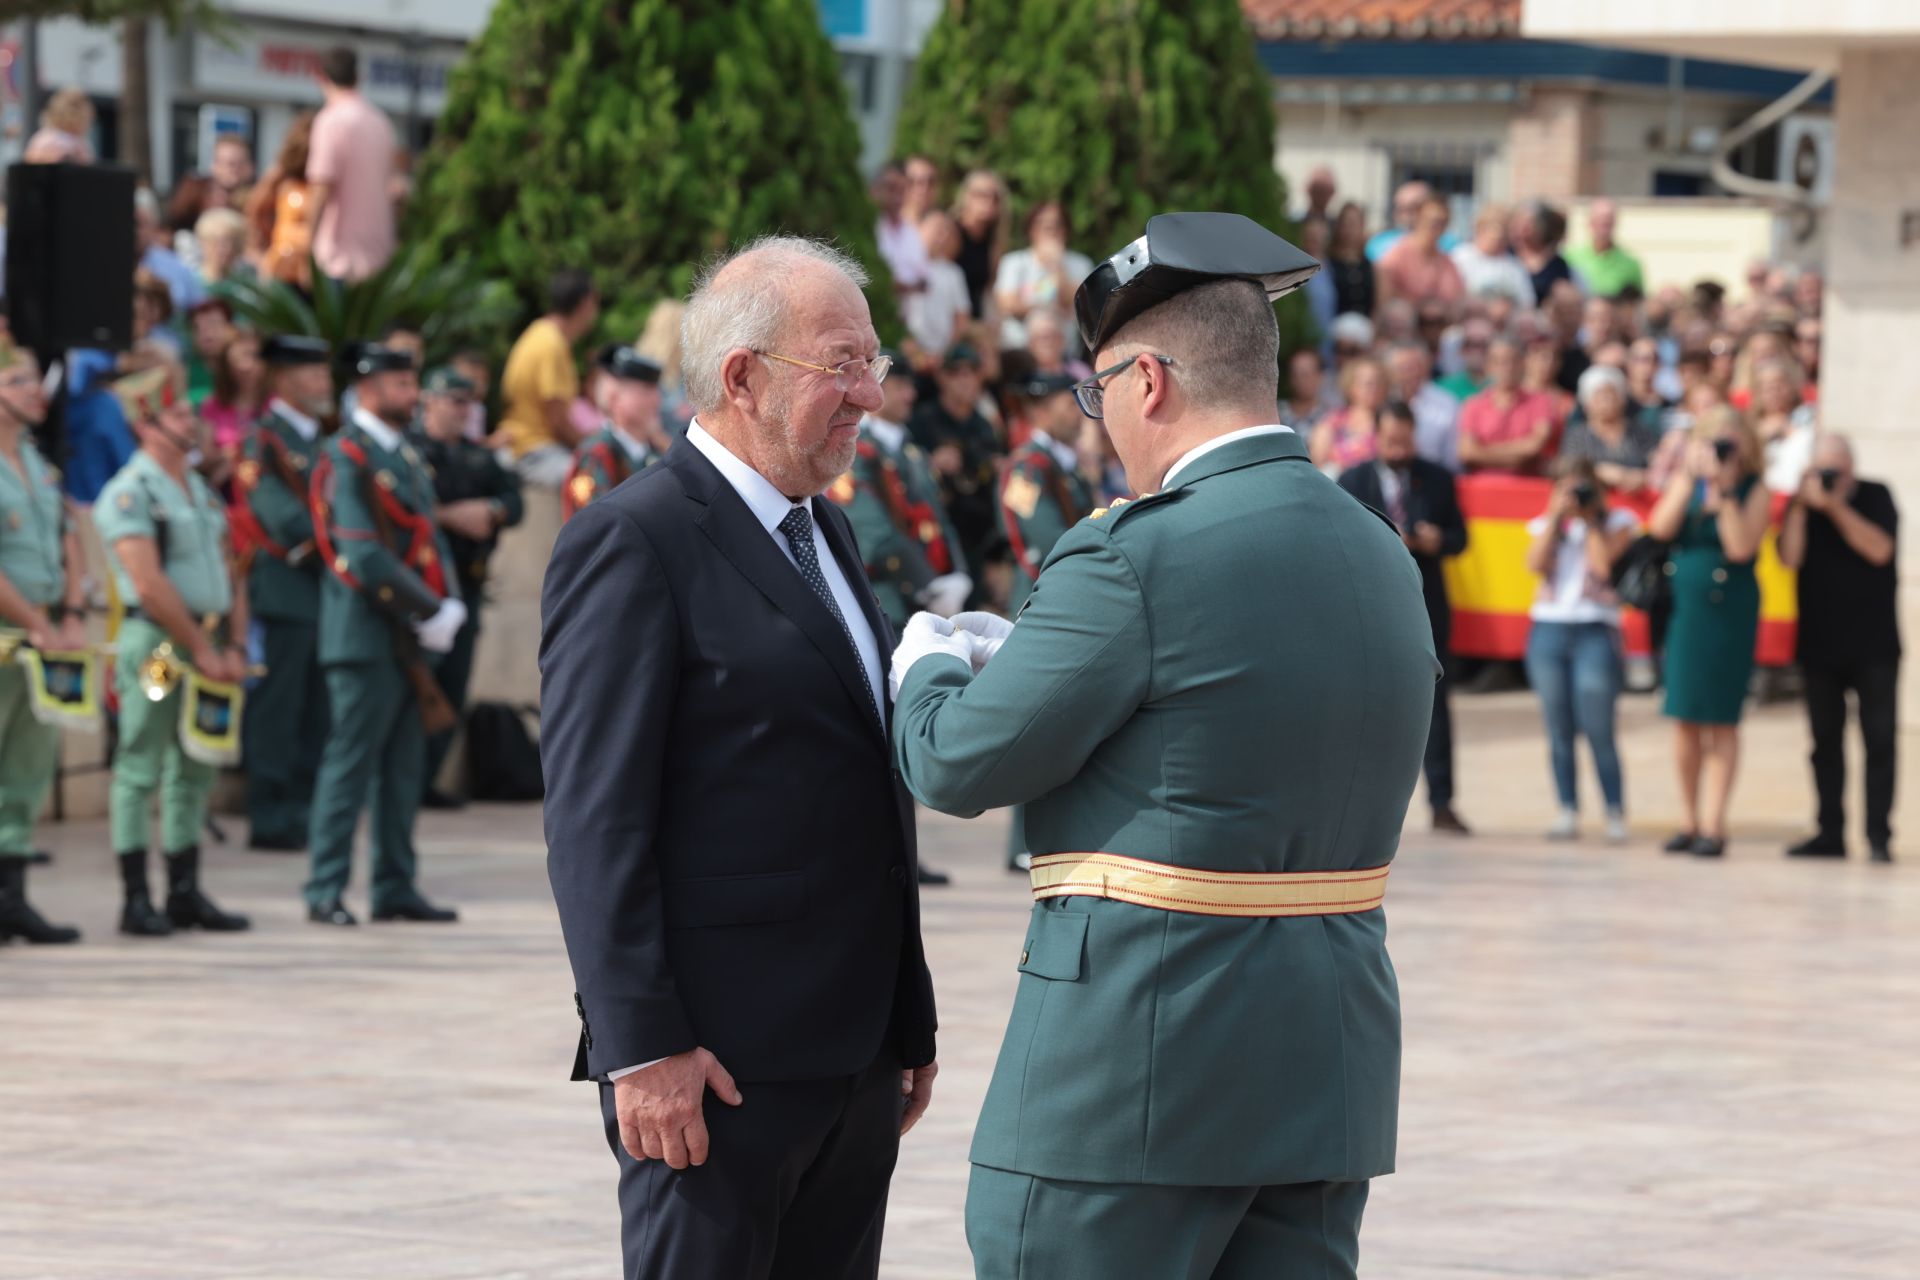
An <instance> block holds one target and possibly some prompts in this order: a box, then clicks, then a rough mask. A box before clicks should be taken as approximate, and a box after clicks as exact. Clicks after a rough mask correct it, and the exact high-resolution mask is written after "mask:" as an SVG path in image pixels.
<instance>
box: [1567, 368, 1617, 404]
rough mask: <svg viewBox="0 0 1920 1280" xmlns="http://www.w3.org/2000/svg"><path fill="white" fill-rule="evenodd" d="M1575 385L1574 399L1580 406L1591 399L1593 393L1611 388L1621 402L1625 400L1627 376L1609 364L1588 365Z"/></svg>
mask: <svg viewBox="0 0 1920 1280" xmlns="http://www.w3.org/2000/svg"><path fill="white" fill-rule="evenodd" d="M1576 385H1577V386H1578V388H1579V390H1578V393H1577V395H1576V397H1575V398H1576V399H1578V400H1579V401H1580V403H1581V405H1582V406H1584V405H1585V404H1586V403H1587V401H1588V400H1590V399H1592V398H1593V393H1594V392H1596V391H1598V390H1600V388H1602V387H1612V388H1613V389H1614V390H1615V391H1616V392H1618V393H1619V395H1620V398H1621V399H1622V400H1624V399H1626V398H1627V375H1626V374H1624V373H1622V372H1620V371H1619V370H1618V369H1616V368H1614V367H1613V366H1612V365H1610V364H1594V365H1588V366H1587V371H1586V372H1585V373H1583V374H1581V375H1580V381H1579V383H1578V384H1576Z"/></svg>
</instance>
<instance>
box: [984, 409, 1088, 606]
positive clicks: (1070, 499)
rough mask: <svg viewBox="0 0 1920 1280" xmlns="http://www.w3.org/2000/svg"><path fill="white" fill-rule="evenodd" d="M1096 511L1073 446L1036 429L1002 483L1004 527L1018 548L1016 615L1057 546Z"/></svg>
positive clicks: (1013, 602) (1011, 543) (1013, 599)
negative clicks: (1041, 568)
mask: <svg viewBox="0 0 1920 1280" xmlns="http://www.w3.org/2000/svg"><path fill="white" fill-rule="evenodd" d="M1092 510H1093V489H1092V487H1091V486H1090V485H1088V484H1087V482H1086V480H1085V479H1084V478H1083V477H1082V476H1081V474H1080V471H1079V468H1078V466H1077V465H1076V460H1075V458H1074V456H1073V451H1072V450H1071V449H1069V448H1067V447H1066V446H1065V445H1062V444H1059V443H1058V442H1056V441H1055V440H1054V439H1053V437H1051V436H1049V435H1048V434H1047V433H1046V432H1044V431H1036V432H1034V433H1033V436H1032V438H1031V439H1029V440H1028V441H1027V442H1026V443H1025V444H1023V445H1021V446H1020V448H1019V449H1017V450H1015V451H1014V455H1013V458H1012V459H1011V460H1010V462H1009V464H1008V467H1007V475H1006V479H1004V480H1003V481H1001V484H1000V527H1001V529H1002V530H1003V531H1004V532H1005V533H1006V535H1007V545H1008V546H1010V547H1012V548H1013V593H1012V597H1011V599H1010V600H1009V602H1008V604H1009V608H1010V610H1011V611H1012V612H1013V613H1014V614H1015V615H1016V616H1017V615H1018V614H1019V612H1020V606H1021V605H1023V604H1025V603H1026V602H1027V596H1028V595H1030V594H1031V593H1032V591H1033V584H1034V581H1035V580H1036V579H1037V578H1039V576H1040V566H1041V565H1043V564H1045V563H1046V562H1047V556H1048V554H1050V553H1051V552H1052V551H1053V548H1054V544H1055V543H1057V542H1059V541H1060V539H1061V537H1062V536H1064V535H1065V534H1066V532H1067V530H1068V529H1071V528H1072V527H1073V526H1074V525H1075V524H1077V523H1079V522H1080V521H1081V520H1082V519H1084V518H1085V517H1086V516H1087V515H1088V514H1089V513H1090V512H1092Z"/></svg>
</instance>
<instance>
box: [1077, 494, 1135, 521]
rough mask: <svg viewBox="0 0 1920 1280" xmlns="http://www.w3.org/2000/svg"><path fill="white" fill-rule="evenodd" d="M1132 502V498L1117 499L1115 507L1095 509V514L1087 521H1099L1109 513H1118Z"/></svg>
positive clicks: (1114, 502)
mask: <svg viewBox="0 0 1920 1280" xmlns="http://www.w3.org/2000/svg"><path fill="white" fill-rule="evenodd" d="M1132 501H1133V499H1132V498H1115V499H1114V500H1113V505H1112V506H1110V507H1095V508H1094V509H1093V513H1092V514H1091V515H1089V516H1088V517H1087V519H1089V520H1098V519H1100V518H1101V517H1103V516H1105V515H1106V514H1107V513H1108V512H1110V511H1118V510H1119V509H1120V508H1122V507H1124V506H1126V505H1127V504H1128V503H1129V502H1132Z"/></svg>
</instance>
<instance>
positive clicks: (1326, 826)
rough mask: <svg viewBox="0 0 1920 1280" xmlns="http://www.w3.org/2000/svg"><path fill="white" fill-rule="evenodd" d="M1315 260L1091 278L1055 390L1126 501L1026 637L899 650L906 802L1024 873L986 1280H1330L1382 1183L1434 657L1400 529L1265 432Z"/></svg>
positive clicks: (1025, 628)
mask: <svg viewBox="0 0 1920 1280" xmlns="http://www.w3.org/2000/svg"><path fill="white" fill-rule="evenodd" d="M1318 266H1319V264H1318V263H1316V262H1315V261H1314V260H1313V259H1312V258H1310V257H1308V256H1307V255H1305V254H1303V253H1301V252H1300V251H1299V250H1297V249H1295V248H1294V247H1293V246H1292V245H1290V244H1288V243H1286V242H1285V241H1284V240H1281V239H1280V238H1279V237H1277V236H1275V235H1273V234H1272V233H1271V232H1269V231H1267V230H1265V229H1264V228H1262V227H1260V226H1258V225H1257V224H1255V223H1253V222H1251V221H1249V220H1248V219H1246V218H1243V217H1240V216H1239V215H1237V214H1217V213H1200V214H1192V213H1187V214H1164V215H1161V216H1159V217H1156V218H1154V219H1153V220H1152V221H1150V222H1149V223H1148V224H1147V233H1146V235H1144V236H1143V237H1141V238H1140V239H1138V240H1136V241H1134V242H1133V243H1132V244H1130V245H1128V246H1127V247H1126V248H1124V249H1122V250H1121V251H1120V252H1119V253H1118V254H1116V255H1115V256H1114V257H1112V258H1111V259H1109V260H1108V261H1107V262H1105V263H1103V264H1101V265H1100V266H1098V267H1096V268H1095V269H1094V271H1093V273H1092V274H1091V275H1090V276H1088V277H1087V280H1086V281H1085V283H1084V284H1082V286H1081V288H1080V291H1079V294H1078V297H1077V299H1076V311H1077V313H1078V315H1079V318H1080V327H1081V332H1082V333H1083V334H1084V336H1085V338H1086V346H1087V349H1088V351H1089V352H1091V353H1092V354H1093V357H1094V359H1093V361H1092V364H1093V367H1094V369H1095V370H1096V371H1097V372H1096V373H1095V375H1094V376H1093V377H1092V378H1091V379H1089V380H1087V381H1086V382H1083V383H1081V384H1080V386H1079V389H1078V392H1077V395H1078V398H1079V400H1080V404H1081V407H1082V409H1083V410H1084V411H1085V412H1087V413H1088V414H1090V415H1092V416H1095V417H1101V416H1104V419H1105V422H1106V426H1107V430H1108V432H1109V433H1110V435H1111V437H1112V440H1113V444H1114V448H1115V449H1116V450H1117V451H1118V453H1119V455H1120V458H1121V460H1122V461H1123V462H1124V463H1125V464H1126V469H1127V475H1128V478H1129V480H1130V481H1131V482H1132V484H1133V486H1134V488H1135V489H1136V490H1138V491H1140V492H1141V493H1142V494H1143V495H1144V496H1142V497H1139V498H1137V499H1135V500H1133V501H1132V502H1129V503H1126V504H1125V505H1118V504H1116V505H1115V506H1114V507H1113V508H1112V509H1111V510H1108V511H1105V512H1096V513H1095V514H1094V515H1092V516H1089V517H1088V518H1087V519H1086V520H1083V521H1081V522H1080V523H1078V524H1076V525H1074V526H1073V528H1071V529H1069V530H1068V531H1067V532H1066V534H1065V535H1063V536H1062V537H1061V538H1060V540H1059V541H1058V542H1057V543H1056V544H1055V546H1054V548H1053V552H1052V554H1051V555H1049V556H1048V557H1047V559H1046V562H1045V565H1044V567H1043V569H1042V571H1041V573H1040V576H1039V580H1038V582H1037V584H1036V585H1035V587H1034V590H1033V594H1032V596H1031V598H1030V599H1029V600H1028V601H1027V605H1026V608H1025V609H1024V610H1023V611H1022V613H1021V615H1020V618H1019V620H1018V622H1017V623H1015V624H1011V625H1010V624H1007V623H1005V622H1000V623H998V625H994V624H992V623H990V622H987V621H986V620H984V619H983V618H982V617H979V616H969V617H966V618H963V619H962V620H960V621H959V622H958V623H951V624H950V623H942V622H940V621H939V620H938V619H936V618H932V617H928V616H921V617H916V618H914V619H913V620H912V621H910V622H909V623H908V626H907V631H906V636H905V638H904V640H903V641H902V644H901V646H900V649H899V651H898V652H897V653H896V654H895V656H894V661H893V667H892V678H893V680H894V682H895V688H896V690H897V696H896V701H895V712H894V747H895V761H896V763H897V765H898V767H899V769H900V771H901V773H902V775H903V776H904V777H905V779H906V781H907V785H908V787H909V788H910V789H911V790H912V791H913V792H914V794H915V795H917V796H918V797H919V798H920V799H921V800H922V801H924V802H925V803H927V804H929V805H931V806H932V807H934V808H936V809H939V810H941V811H943V812H946V813H952V814H974V813H978V812H980V811H982V810H984V809H989V808H994V807H997V806H1001V805H1008V804H1015V803H1022V802H1024V803H1025V804H1026V806H1027V835H1028V837H1029V839H1030V841H1031V845H1032V848H1033V850H1034V858H1033V872H1032V876H1033V891H1034V898H1035V903H1034V910H1033V914H1032V918H1031V922H1030V924H1029V927H1028V932H1027V940H1026V943H1025V945H1024V946H1023V947H1022V949H1021V951H1020V953H1019V970H1020V979H1019V988H1018V991H1017V993H1016V995H1015V999H1014V1007H1013V1013H1012V1017H1011V1020H1010V1022H1009V1024H1008V1028H1007V1034H1006V1038H1005V1040H1004V1042H1003V1043H1002V1046H1001V1051H1000V1058H999V1063H998V1065H997V1066H996V1068H995V1071H994V1076H993V1080H992V1082H991V1084H990V1085H989V1086H988V1089H987V1097H986V1102H985V1105H984V1107H983V1108H982V1111H981V1115H980V1121H979V1124H978V1126H977V1127H976V1129H975V1131H974V1139H973V1148H972V1152H971V1156H970V1158H971V1160H972V1162H973V1166H974V1167H973V1177H972V1184H971V1186H970V1188H969V1191H968V1196H967V1239H968V1240H969V1241H970V1242H971V1244H972V1246H973V1250H974V1266H975V1269H976V1273H977V1275H978V1276H980V1277H982V1280H1012V1277H1014V1276H1016V1275H1022V1276H1045V1277H1047V1278H1048V1280H1096V1278H1097V1280H1105V1278H1106V1277H1112V1276H1225V1275H1234V1276H1276V1277H1281V1276H1284V1277H1295V1276H1308V1275H1311V1276H1314V1277H1316V1278H1317V1280H1352V1277H1354V1275H1355V1274H1356V1268H1357V1265H1358V1264H1357V1257H1358V1250H1359V1231H1360V1218H1361V1211H1362V1209H1363V1207H1364V1206H1365V1204H1366V1199H1367V1189H1368V1180H1369V1179H1371V1178H1373V1177H1375V1176H1377V1175H1380V1174H1385V1173H1387V1172H1389V1171H1391V1170H1392V1168H1393V1161H1394V1140H1395V1131H1396V1122H1397V1112H1398V1107H1399V1068H1400V1004H1399V996H1398V994H1397V991H1396V988H1395V982H1394V975H1393V967H1392V965H1391V964H1390V963H1389V961H1388V958H1387V949H1386V921H1385V915H1384V911H1383V909H1382V907H1381V903H1382V901H1383V899H1384V896H1385V890H1386V880H1387V872H1388V864H1389V863H1390V862H1391V861H1392V858H1393V855H1394V851H1395V848H1396V846H1397V844H1398V842H1399V837H1400V829H1401V826H1402V824H1403V822H1404V821H1405V819H1406V812H1407V803H1408V801H1409V800H1410V799H1411V798H1412V794H1413V788H1414V783H1415V780H1416V779H1417V778H1418V777H1419V774H1420V762H1421V757H1422V755H1423V754H1424V752H1425V748H1426V739H1427V720H1428V717H1429V716H1430V715H1431V714H1432V710H1433V682H1434V679H1435V676H1436V675H1437V674H1438V671H1439V664H1438V663H1437V662H1436V661H1435V657H1434V651H1433V632H1432V629H1431V628H1430V627H1429V626H1428V625H1427V614H1426V608H1425V605H1424V604H1423V602H1422V598H1421V588H1420V573H1419V570H1418V569H1417V568H1416V567H1415V565H1414V563H1413V560H1412V558H1411V557H1410V556H1408V554H1407V550H1406V547H1405V546H1404V545H1403V544H1402V543H1401V541H1400V537H1399V535H1398V534H1397V533H1396V532H1395V531H1394V530H1393V528H1392V526H1391V525H1390V524H1388V523H1387V522H1386V521H1385V520H1384V519H1382V518H1381V517H1380V516H1379V515H1378V514H1376V513H1375V512H1372V511H1369V510H1368V509H1367V508H1366V507H1365V506H1363V505H1362V504H1360V503H1359V502H1356V501H1354V500H1353V498H1351V497H1350V496H1348V495H1347V494H1345V493H1343V492H1342V491H1341V490H1340V488H1339V487H1338V486H1337V485H1335V484H1334V483H1333V482H1332V481H1331V480H1329V479H1327V478H1326V477H1325V476H1323V475H1321V474H1320V473H1319V472H1318V471H1316V470H1315V469H1314V467H1313V464H1312V463H1311V462H1310V461H1309V460H1308V457H1307V445H1306V441H1304V440H1302V439H1301V438H1300V437H1299V436H1298V435H1295V434H1294V433H1293V432H1292V431H1291V430H1289V429H1288V428H1287V427H1285V426H1282V425H1280V423H1279V416H1280V415H1279V407H1278V403H1277V402H1278V398H1279V397H1278V386H1277V383H1278V366H1279V361H1278V354H1279V332H1278V328H1277V326H1276V325H1275V323H1274V316H1273V308H1272V305H1271V299H1272V298H1274V297H1277V296H1279V295H1281V294H1283V293H1286V292H1289V291H1291V290H1292V289H1296V288H1298V287H1299V286H1300V285H1301V284H1302V283H1303V282H1304V281H1305V280H1306V278H1307V277H1308V276H1309V275H1311V274H1312V272H1313V271H1315V270H1317V269H1318ZM943 628H944V629H946V631H945V633H944V634H943ZM976 670H977V673H976Z"/></svg>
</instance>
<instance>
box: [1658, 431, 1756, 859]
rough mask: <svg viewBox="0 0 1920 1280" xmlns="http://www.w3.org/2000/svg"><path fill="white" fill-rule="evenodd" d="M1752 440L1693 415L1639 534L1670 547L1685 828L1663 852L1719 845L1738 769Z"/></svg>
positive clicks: (1670, 689)
mask: <svg viewBox="0 0 1920 1280" xmlns="http://www.w3.org/2000/svg"><path fill="white" fill-rule="evenodd" d="M1761 467H1762V456H1761V450H1760V439H1759V437H1758V436H1756V435H1755V434H1754V432H1753V428H1752V426H1751V425H1749V424H1748V422H1747V420H1746V418H1745V417H1744V416H1742V415H1741V413H1740V412H1739V411H1738V410H1737V409H1731V408H1727V407H1725V406H1721V407H1718V408H1715V409H1710V410H1708V411H1707V412H1705V413H1703V414H1701V415H1700V419H1699V421H1698V422H1696V423H1695V424H1694V427H1693V432H1692V438H1691V439H1689V440H1688V441H1687V447H1686V453H1685V457H1684V459H1683V464H1682V465H1681V466H1679V467H1677V468H1675V471H1674V475H1673V477H1672V478H1671V479H1670V480H1669V481H1668V482H1667V487H1666V491H1665V492H1664V493H1662V494H1661V495H1660V501H1659V502H1658V503H1657V504H1655V506H1654V508H1653V514H1652V515H1651V516H1650V517H1649V518H1648V520H1647V531H1648V532H1649V533H1651V534H1652V535H1653V536H1654V537H1656V538H1659V539H1661V540H1662V541H1664V542H1667V543H1670V544H1671V545H1672V551H1671V558H1670V559H1669V561H1668V573H1669V578H1670V581H1671V582H1672V584H1673V619H1672V621H1671V622H1670V623H1669V624H1668V627H1667V648H1666V682H1667V696H1666V705H1665V708H1664V710H1665V714H1666V715H1667V716H1668V718H1670V719H1672V720H1674V721H1675V722H1676V724H1675V730H1676V735H1675V748H1676V753H1677V756H1678V763H1679V767H1680V795H1681V801H1682V803H1683V804H1684V805H1685V808H1686V826H1685V827H1683V828H1682V829H1681V830H1680V832H1679V833H1678V834H1676V835H1675V836H1674V837H1673V838H1672V839H1670V840H1668V841H1667V844H1666V851H1667V852H1668V853H1691V854H1695V855H1697V856H1699V857H1703V858H1717V857H1719V856H1720V855H1721V854H1723V853H1725V852H1726V843H1727V805H1728V801H1729V800H1730V799H1731V798H1732V796H1733V779H1734V774H1735V772H1736V770H1737V769H1738V768H1739V765H1740V712H1741V708H1742V704H1744V703H1745V701H1746V697H1747V684H1748V682H1749V681H1750V680H1751V679H1752V676H1753V644H1754V638H1755V636H1756V635H1757V633H1758V632H1759V629H1760V583H1759V580H1758V579H1757V578H1755V577H1754V572H1753V562H1754V560H1755V559H1756V558H1757V557H1758V556H1759V554H1760V542H1761V539H1762V538H1764V537H1765V536H1766V532H1767V520H1768V516H1769V514H1770V509H1771V506H1772V503H1771V500H1770V496H1769V494H1768V492H1767V488H1766V486H1765V485H1763V484H1761V483H1760V471H1761Z"/></svg>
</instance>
